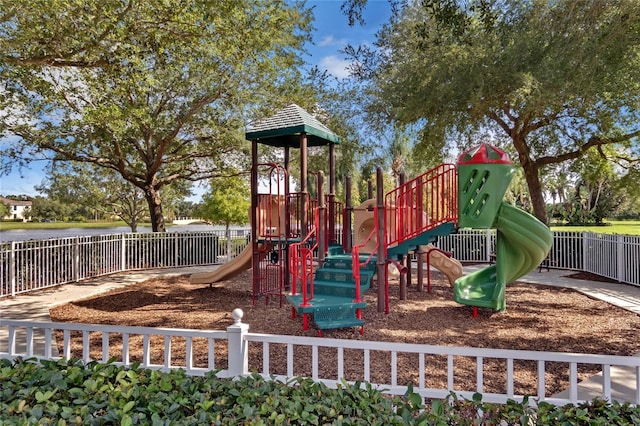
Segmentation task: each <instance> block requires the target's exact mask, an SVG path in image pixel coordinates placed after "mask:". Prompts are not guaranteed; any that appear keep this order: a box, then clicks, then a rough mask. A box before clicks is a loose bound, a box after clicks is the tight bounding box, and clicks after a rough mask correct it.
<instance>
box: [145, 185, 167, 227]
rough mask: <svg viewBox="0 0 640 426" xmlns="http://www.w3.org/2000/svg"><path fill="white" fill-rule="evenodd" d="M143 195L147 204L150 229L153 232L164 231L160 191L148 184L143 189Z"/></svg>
mask: <svg viewBox="0 0 640 426" xmlns="http://www.w3.org/2000/svg"><path fill="white" fill-rule="evenodd" d="M144 197H145V199H146V200H147V204H148V205H149V216H150V217H151V230H152V231H153V232H165V231H166V230H167V229H166V227H165V224H164V214H163V213H162V202H161V200H160V192H159V191H158V190H157V189H155V188H153V187H151V186H149V187H147V188H145V189H144Z"/></svg>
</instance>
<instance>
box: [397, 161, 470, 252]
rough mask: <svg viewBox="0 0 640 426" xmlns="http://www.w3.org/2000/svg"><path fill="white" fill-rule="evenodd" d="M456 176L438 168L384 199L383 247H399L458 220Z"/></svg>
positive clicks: (451, 168) (447, 166)
mask: <svg viewBox="0 0 640 426" xmlns="http://www.w3.org/2000/svg"><path fill="white" fill-rule="evenodd" d="M457 193H458V173H457V169H456V166H455V164H441V165H439V166H437V167H435V168H433V169H431V170H429V171H427V172H425V173H423V174H422V175H420V176H418V177H416V178H414V179H412V180H410V181H408V182H406V183H404V184H403V185H400V186H398V187H397V188H395V189H393V190H391V191H389V192H388V193H387V194H386V196H385V229H386V230H387V232H386V234H387V241H386V245H387V246H391V245H394V244H401V243H402V242H404V241H407V240H409V239H411V238H413V237H416V236H418V235H420V234H422V233H423V232H425V231H427V230H429V229H433V228H435V227H436V226H439V225H441V224H443V223H446V222H457V220H458V202H457Z"/></svg>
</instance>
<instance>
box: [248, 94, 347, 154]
mask: <svg viewBox="0 0 640 426" xmlns="http://www.w3.org/2000/svg"><path fill="white" fill-rule="evenodd" d="M303 133H306V135H307V145H308V146H321V145H329V144H330V143H336V144H338V143H340V138H339V137H338V135H336V134H335V133H333V132H332V131H331V130H329V128H328V127H327V126H325V125H324V124H322V123H321V122H319V121H318V120H317V119H316V118H315V117H313V116H312V115H311V114H309V113H308V112H307V111H305V110H304V109H302V108H301V107H299V106H298V105H296V104H291V105H289V106H288V107H286V108H284V109H282V110H280V111H278V112H277V113H276V114H275V115H273V116H271V117H269V118H265V119H263V120H258V121H256V122H254V123H252V124H250V125H249V126H248V128H247V132H246V133H245V137H246V138H247V139H248V140H255V141H258V142H259V143H262V144H265V145H271V146H278V147H286V146H288V147H292V148H300V135H301V134H303Z"/></svg>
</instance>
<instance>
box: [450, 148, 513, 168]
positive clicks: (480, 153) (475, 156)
mask: <svg viewBox="0 0 640 426" xmlns="http://www.w3.org/2000/svg"><path fill="white" fill-rule="evenodd" d="M484 163H497V164H513V162H512V161H511V160H510V159H509V156H508V155H507V154H506V153H505V152H504V151H502V150H500V149H498V148H496V147H495V146H493V145H489V144H488V143H483V144H480V145H478V146H475V147H473V148H471V149H468V150H466V151H465V152H463V153H462V154H460V156H459V157H458V164H484Z"/></svg>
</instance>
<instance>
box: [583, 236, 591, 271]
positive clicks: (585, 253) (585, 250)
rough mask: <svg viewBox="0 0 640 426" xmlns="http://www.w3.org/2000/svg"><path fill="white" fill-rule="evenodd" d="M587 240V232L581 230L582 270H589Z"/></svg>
mask: <svg viewBox="0 0 640 426" xmlns="http://www.w3.org/2000/svg"><path fill="white" fill-rule="evenodd" d="M588 263H589V240H588V239H587V232H586V231H582V270H583V271H590V268H589V264H588Z"/></svg>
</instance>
